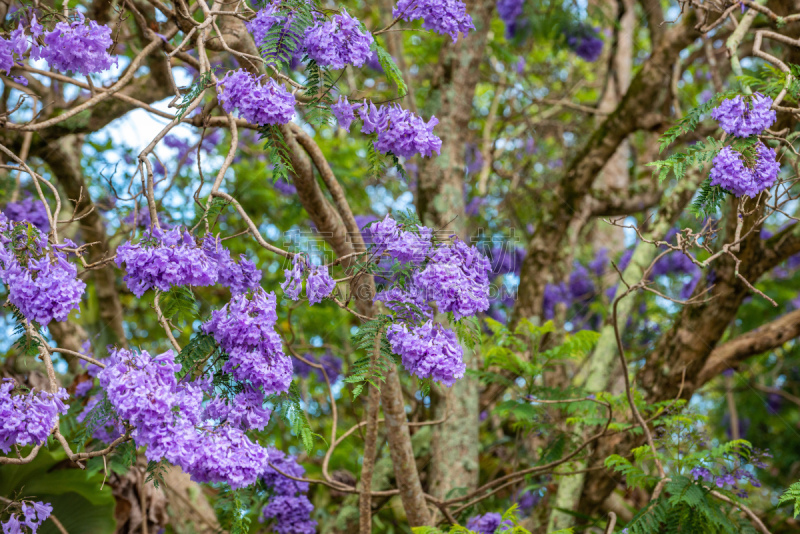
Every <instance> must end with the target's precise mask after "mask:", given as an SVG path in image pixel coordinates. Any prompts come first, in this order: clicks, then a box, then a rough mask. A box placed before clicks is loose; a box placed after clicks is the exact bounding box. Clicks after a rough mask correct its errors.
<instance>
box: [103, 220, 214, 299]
mask: <svg viewBox="0 0 800 534" xmlns="http://www.w3.org/2000/svg"><path fill="white" fill-rule="evenodd" d="M115 261H116V264H117V267H122V266H123V265H125V270H126V274H125V277H124V278H123V280H125V283H126V284H127V285H128V288H129V289H130V290H131V292H132V293H133V294H134V295H136V297H139V298H141V296H142V295H144V294H145V292H146V291H148V290H149V289H153V288H155V289H158V290H160V291H169V290H170V289H171V288H172V287H176V286H211V285H214V284H215V283H216V282H217V280H218V278H219V267H218V266H217V264H216V263H215V262H214V261H213V260H212V259H211V258H209V257H208V256H207V255H206V254H205V252H204V250H203V249H202V248H200V247H198V246H197V243H195V240H194V238H192V236H191V235H189V233H188V232H184V233H183V234H181V231H180V230H179V229H177V228H176V229H174V230H170V231H168V232H164V231H163V230H161V229H160V228H157V227H154V228H153V229H152V230H146V231H145V232H144V237H143V238H142V241H141V242H140V243H137V244H132V243H131V242H130V241H128V242H127V243H124V244H122V245H120V246H119V248H118V249H117V258H116V260H115Z"/></svg>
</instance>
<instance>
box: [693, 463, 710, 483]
mask: <svg viewBox="0 0 800 534" xmlns="http://www.w3.org/2000/svg"><path fill="white" fill-rule="evenodd" d="M690 472H691V474H692V478H693V479H694V480H697V479H698V478H706V479H707V478H709V477H710V476H711V471H709V470H708V469H706V468H705V467H702V466H697V467H693V468H692V470H691V471H690Z"/></svg>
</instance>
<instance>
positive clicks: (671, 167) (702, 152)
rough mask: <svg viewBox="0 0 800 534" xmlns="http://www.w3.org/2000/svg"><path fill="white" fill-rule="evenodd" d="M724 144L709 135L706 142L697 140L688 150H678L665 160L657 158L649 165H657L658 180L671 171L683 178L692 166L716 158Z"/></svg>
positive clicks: (678, 177) (676, 176)
mask: <svg viewBox="0 0 800 534" xmlns="http://www.w3.org/2000/svg"><path fill="white" fill-rule="evenodd" d="M723 146H724V145H723V144H722V143H721V142H720V141H719V140H717V139H714V138H713V137H711V136H709V137H707V138H706V143H703V142H702V141H697V142H696V143H695V144H693V145H691V146H689V147H688V148H687V149H686V152H685V153H684V152H676V153H675V154H672V155H670V156H669V157H668V158H667V159H665V160H657V161H654V162H652V163H648V164H647V166H648V167H655V168H656V169H658V180H659V181H663V180H664V178H666V177H667V176H668V175H669V173H670V172H672V173H673V174H674V175H675V178H677V179H678V180H681V179H683V177H684V176H685V175H686V171H687V170H688V169H689V168H691V167H697V166H699V167H701V168H702V166H703V165H705V164H706V163H707V162H709V161H711V160H712V159H714V156H716V155H717V152H719V151H720V150H721V149H722V147H723Z"/></svg>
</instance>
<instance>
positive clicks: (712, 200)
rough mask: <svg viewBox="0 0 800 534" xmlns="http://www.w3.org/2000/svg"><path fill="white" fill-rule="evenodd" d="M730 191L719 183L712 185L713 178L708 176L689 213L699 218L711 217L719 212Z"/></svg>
mask: <svg viewBox="0 0 800 534" xmlns="http://www.w3.org/2000/svg"><path fill="white" fill-rule="evenodd" d="M727 196H728V192H727V191H725V190H724V189H722V188H721V187H720V186H718V185H711V178H706V180H705V181H704V182H703V185H701V186H700V189H699V190H698V191H697V196H695V198H694V200H693V201H692V204H691V206H689V213H691V214H692V215H694V216H695V217H697V218H702V217H711V216H713V215H715V214H716V213H717V211H718V210H719V208H720V206H721V205H722V202H723V201H724V200H725V198H726V197H727Z"/></svg>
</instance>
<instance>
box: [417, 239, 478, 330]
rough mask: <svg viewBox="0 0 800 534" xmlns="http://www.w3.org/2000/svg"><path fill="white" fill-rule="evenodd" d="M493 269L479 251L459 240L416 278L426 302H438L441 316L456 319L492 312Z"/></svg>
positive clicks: (441, 251)
mask: <svg viewBox="0 0 800 534" xmlns="http://www.w3.org/2000/svg"><path fill="white" fill-rule="evenodd" d="M491 270H492V266H491V264H490V263H489V260H488V259H487V258H486V256H484V255H483V254H481V253H480V251H479V250H478V249H477V248H475V247H474V246H473V247H470V246H468V245H467V244H466V243H464V242H463V241H461V240H460V239H456V240H455V242H454V243H453V244H452V245H451V246H445V247H439V248H438V249H436V251H435V252H434V253H433V255H432V256H431V262H430V263H429V264H428V265H427V266H426V267H425V269H424V270H423V271H422V272H420V273H417V274H415V275H414V276H413V281H414V284H415V285H416V287H418V288H419V289H420V290H422V291H423V292H424V293H425V297H426V299H427V300H433V301H435V302H436V304H437V306H438V309H439V312H441V313H447V312H453V315H454V316H455V318H456V319H461V318H462V317H467V316H470V315H475V314H477V313H478V312H482V311H486V310H487V309H489V273H490V272H491Z"/></svg>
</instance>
